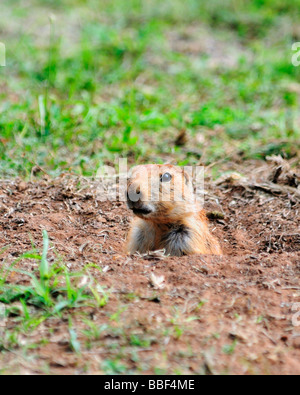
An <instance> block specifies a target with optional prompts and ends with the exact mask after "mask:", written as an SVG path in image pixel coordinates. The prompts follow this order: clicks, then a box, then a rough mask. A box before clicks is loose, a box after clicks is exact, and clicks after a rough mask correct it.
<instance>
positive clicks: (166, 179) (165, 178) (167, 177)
mask: <svg viewBox="0 0 300 395" xmlns="http://www.w3.org/2000/svg"><path fill="white" fill-rule="evenodd" d="M171 180H172V175H171V174H170V173H165V174H163V175H161V176H160V182H170V181H171Z"/></svg>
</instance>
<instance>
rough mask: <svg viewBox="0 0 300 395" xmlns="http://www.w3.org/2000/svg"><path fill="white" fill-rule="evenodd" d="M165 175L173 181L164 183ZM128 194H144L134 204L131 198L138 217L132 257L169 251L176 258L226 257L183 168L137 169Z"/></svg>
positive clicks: (133, 229) (132, 235) (130, 246)
mask: <svg viewBox="0 0 300 395" xmlns="http://www.w3.org/2000/svg"><path fill="white" fill-rule="evenodd" d="M150 173H151V177H150ZM165 173H169V174H171V176H172V180H171V181H170V182H164V183H162V182H161V176H162V175H163V174H165ZM153 190H155V191H156V192H154V193H153ZM128 191H131V192H133V191H135V192H136V193H138V194H140V195H138V196H139V198H137V199H138V200H137V201H134V202H133V201H132V198H131V197H128V206H129V208H130V209H132V210H133V212H134V213H135V215H136V217H135V218H134V220H133V222H132V225H131V229H130V232H129V235H128V239H127V244H126V247H127V251H128V252H129V253H131V254H133V253H135V252H140V253H147V252H149V251H155V250H160V249H165V250H166V253H167V254H169V255H172V256H182V255H192V254H213V255H221V254H222V251H221V248H220V245H219V243H218V241H217V240H216V239H215V238H214V237H213V236H212V235H211V233H210V231H209V229H208V221H207V217H206V214H205V212H204V210H203V209H201V208H200V206H199V205H198V203H197V202H196V201H195V196H194V193H193V190H192V187H191V184H190V182H189V177H188V175H187V174H186V173H184V171H183V170H182V169H181V168H179V167H175V166H171V165H146V166H137V167H135V168H134V169H133V171H132V175H131V177H130V178H129V179H128ZM151 191H152V192H151ZM153 197H154V199H153ZM168 197H169V198H168Z"/></svg>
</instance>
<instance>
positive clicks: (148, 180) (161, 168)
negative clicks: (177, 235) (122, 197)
mask: <svg viewBox="0 0 300 395" xmlns="http://www.w3.org/2000/svg"><path fill="white" fill-rule="evenodd" d="M127 205H128V207H129V209H130V210H132V211H133V213H134V214H135V215H136V216H138V217H140V218H142V219H144V220H149V221H152V222H158V223H170V222H176V221H179V220H182V219H183V218H185V217H186V216H189V215H191V214H192V213H194V212H195V211H197V205H196V199H195V195H194V193H193V188H192V183H191V181H190V177H189V175H188V174H187V173H186V172H184V170H183V169H182V168H180V167H176V166H171V165H144V166H136V167H134V168H133V169H132V170H131V172H130V175H129V178H128V183H127Z"/></svg>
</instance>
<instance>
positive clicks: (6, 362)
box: [0, 178, 300, 374]
mask: <svg viewBox="0 0 300 395" xmlns="http://www.w3.org/2000/svg"><path fill="white" fill-rule="evenodd" d="M77 182H78V181H76V180H75V181H74V180H73V181H72V180H71V179H69V178H61V179H58V180H54V181H53V180H44V181H37V182H30V183H24V182H21V181H18V180H17V181H14V182H11V181H9V182H5V181H3V182H1V184H0V213H1V216H0V248H1V247H4V246H7V247H8V248H7V249H6V250H5V251H4V252H3V253H2V255H0V259H1V262H2V264H5V265H7V264H9V263H12V262H13V261H14V260H15V259H16V258H17V257H18V256H20V255H21V254H23V253H24V252H25V251H29V250H31V249H32V243H34V245H35V246H36V247H37V248H38V249H39V250H41V248H42V237H41V233H42V230H43V229H46V230H47V232H48V234H49V236H50V240H51V246H52V248H51V250H50V252H49V261H50V262H53V261H54V260H55V259H57V254H59V255H60V256H61V257H63V261H64V262H65V263H66V264H67V266H68V267H69V268H70V269H71V270H80V269H81V268H83V267H84V265H86V264H87V263H96V264H97V265H98V266H99V267H100V268H102V269H104V270H103V271H102V272H100V271H99V270H96V269H95V270H94V273H93V275H94V277H95V278H96V279H97V281H98V283H99V284H101V286H103V287H107V289H110V290H111V297H110V300H109V303H108V304H107V305H106V306H104V307H103V308H102V309H100V308H99V309H92V310H91V309H90V310H89V309H87V311H86V312H85V313H86V314H87V315H89V317H90V318H91V319H92V320H93V322H94V323H95V324H96V325H98V326H100V325H103V324H105V323H107V322H112V321H110V320H109V317H110V316H111V315H112V314H114V313H116V312H120V309H121V313H120V318H119V322H118V323H111V325H116V326H121V327H122V328H123V331H124V332H123V335H118V334H116V332H114V334H111V333H109V331H106V332H103V334H102V335H101V336H100V338H99V339H98V341H97V342H95V343H94V344H93V346H92V347H91V348H88V347H86V348H85V347H84V346H83V349H82V352H81V354H80V355H78V354H76V353H74V352H70V350H69V348H68V347H67V344H68V342H67V337H68V336H67V328H68V322H67V320H63V319H60V318H56V317H54V318H51V319H50V320H48V321H46V322H44V323H43V324H41V325H40V326H39V327H38V328H37V329H36V330H34V332H33V333H30V334H28V337H27V338H26V339H24V341H25V342H26V341H29V340H30V341H33V340H34V339H38V338H41V337H43V338H44V339H46V340H47V341H46V342H45V344H44V345H42V344H40V345H39V347H37V348H36V349H34V350H32V351H28V355H27V357H26V358H25V357H24V355H23V353H22V352H21V351H18V349H17V350H15V351H14V352H13V353H9V352H5V353H3V354H2V356H1V354H0V366H1V367H2V368H3V367H6V368H7V369H8V370H9V369H12V370H13V369H14V367H15V366H16V365H18V369H19V370H20V372H21V373H41V372H43V366H48V368H49V370H50V372H52V373H60V374H73V373H85V372H87V373H103V370H102V366H103V362H104V361H107V360H110V359H112V356H114V358H119V360H120V363H122V364H123V365H124V366H126V368H127V371H129V372H135V373H136V372H139V371H140V372H142V373H154V372H155V373H158V372H163V373H176V372H180V373H187V374H202V373H204V374H216V373H229V374H296V373H300V362H299V361H300V322H299V327H298V326H297V325H296V324H297V316H295V313H296V311H293V308H294V307H295V304H296V303H299V302H300V284H299V276H300V231H299V230H300V216H299V210H300V201H299V199H297V198H296V197H295V196H293V195H292V194H290V193H287V194H286V195H284V194H279V195H275V194H274V193H272V192H270V191H269V192H268V191H266V190H262V189H260V188H248V187H245V186H243V185H242V183H240V182H233V181H232V180H229V179H227V180H225V179H224V180H223V181H222V182H220V183H219V184H218V185H215V184H211V185H210V188H209V193H208V195H207V198H206V200H207V201H206V209H207V210H208V211H218V212H221V213H223V214H224V218H222V217H223V216H222V215H217V217H218V218H215V219H214V220H211V230H212V231H213V232H214V234H215V235H216V236H217V237H218V238H219V239H220V240H221V243H222V246H223V249H224V256H223V257H221V258H219V257H210V256H192V257H183V258H169V257H163V256H161V255H160V254H156V255H155V254H154V255H152V256H144V257H141V256H138V255H136V256H128V255H126V254H125V253H124V250H123V247H124V240H125V238H126V233H127V231H128V229H129V223H130V219H131V214H130V213H129V212H128V210H127V209H126V207H125V205H124V203H122V202H104V203H103V202H100V201H97V199H96V198H95V196H94V194H93V191H91V190H89V189H81V190H80V188H78V187H77ZM295 192H296V189H295ZM17 267H19V268H22V269H24V270H26V271H30V270H34V269H36V268H37V263H36V262H35V261H33V260H28V259H27V260H22V261H20V262H19V263H18V265H17ZM91 270H92V269H91ZM151 274H155V276H156V278H157V277H160V276H163V278H162V280H163V285H164V286H163V287H162V288H161V289H159V288H160V287H157V288H158V289H155V287H154V286H153V281H151ZM9 281H11V282H16V283H18V282H22V281H25V279H24V277H22V276H20V275H18V274H15V276H12V277H11V278H9ZM130 295H131V296H130ZM132 295H134V296H132ZM122 309H123V310H122ZM81 313H84V312H81ZM73 319H74V322H75V323H76V329H77V333H78V334H79V341H84V337H83V335H81V334H80V333H81V330H83V329H85V327H86V326H85V324H84V322H83V319H82V316H80V315H79V316H78V315H76V314H75V312H74V318H73ZM299 321H300V319H299ZM5 325H6V326H7V328H12V327H13V326H14V320H13V319H11V320H10V319H8V320H7V322H6V323H5ZM0 326H1V325H0ZM51 328H55V330H50V329H51ZM126 331H127V332H128V334H132V333H134V334H137V335H139V336H142V337H143V336H147V338H150V339H151V345H150V346H148V347H140V348H138V349H135V352H136V354H137V355H138V357H135V358H134V357H133V354H132V347H130V346H129V343H128V338H126ZM124 333H125V336H124ZM128 337H129V335H128ZM120 350H122V353H121V354H120ZM24 358H25V359H24ZM141 367H142V368H141ZM141 369H142V370H141Z"/></svg>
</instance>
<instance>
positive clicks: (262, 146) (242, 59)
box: [0, 0, 300, 177]
mask: <svg viewBox="0 0 300 395" xmlns="http://www.w3.org/2000/svg"><path fill="white" fill-rule="evenodd" d="M30 3H31V4H30V6H29V5H24V3H23V2H21V1H19V0H14V1H12V0H9V1H8V0H3V2H2V3H1V7H2V9H3V15H4V16H5V17H4V18H3V19H1V21H0V29H1V30H0V31H1V32H2V34H1V36H0V41H2V42H4V43H5V44H6V48H7V67H2V68H0V78H1V81H2V82H1V90H0V97H1V113H0V174H1V176H2V177H13V176H17V175H21V176H23V177H29V176H30V174H31V172H32V169H33V168H34V167H35V166H36V165H39V166H41V167H42V168H43V169H44V170H45V171H46V172H48V173H49V174H50V175H52V176H56V175H59V174H60V173H61V172H63V171H74V172H76V173H78V174H83V175H94V174H95V173H96V170H97V168H98V167H99V166H100V165H101V164H103V163H107V162H111V161H113V160H115V158H117V157H119V156H123V157H124V156H125V157H128V158H130V161H131V162H132V163H133V162H139V163H143V162H157V161H162V160H165V159H166V158H171V159H174V160H175V161H177V162H178V163H187V162H188V163H190V164H193V163H197V162H198V161H199V156H200V158H201V159H202V161H203V162H204V163H207V164H208V163H212V162H214V161H218V160H223V159H224V160H226V158H230V157H231V156H232V150H234V152H235V153H239V155H240V156H241V157H242V158H244V159H248V158H262V159H263V158H264V157H265V156H267V155H269V154H272V153H274V154H279V153H281V154H283V155H285V156H286V157H294V156H297V155H298V156H299V141H300V125H299V120H298V118H299V116H298V105H299V103H298V101H299V99H298V94H297V93H295V92H294V90H295V89H294V84H295V83H299V82H300V69H299V68H296V67H293V66H292V64H291V56H292V51H291V46H292V43H293V42H295V41H299V40H300V33H299V29H298V28H297V26H298V25H299V22H300V21H299V19H300V17H299V13H298V10H299V7H300V1H299V0H289V1H282V0H280V1H279V0H272V1H271V0H255V1H250V0H248V1H246V0H244V1H242V0H227V1H223V0H222V1H221V0H212V1H210V2H205V1H201V0H187V1H185V2H182V1H179V0H172V1H171V0H166V1H164V2H161V1H158V0H152V1H150V0H148V1H138V0H128V1H126V2H124V1H122V0H111V1H108V0H106V1H101V3H100V2H99V1H96V0H85V1H83V0H76V1H72V2H71V1H69V0H62V1H60V2H58V1H54V0H53V1H50V0H48V1H43V2H42V1H38V0H35V1H34V0H32V1H31V2H30ZM199 29H200V30H199ZM207 37H208V38H209V40H211V41H207V40H208V38H207ZM182 42H183V44H182ZM191 42H192V46H193V45H194V49H192V50H189V49H188V44H189V43H191ZM201 42H202V43H204V44H205V43H208V44H207V45H208V48H209V50H207V49H205V48H207V47H205V45H204V50H203V49H201V45H200V49H199V43H200V44H201ZM180 43H181V44H180ZM180 45H181V47H180ZM214 46H215V49H213V47H214ZM186 48H187V49H186ZM197 48H198V49H197ZM227 55H228V56H229V57H231V58H232V59H234V61H233V63H232V64H230V65H228V64H227V63H226V61H225V60H224V59H225V58H226V56H227ZM232 59H231V60H232ZM212 60H213V61H214V64H215V65H214V67H212V65H211V61H212ZM182 129H186V130H187V134H188V141H189V144H190V145H191V146H192V147H195V146H196V148H197V153H196V154H195V153H194V152H190V150H186V149H184V148H182V147H181V148H180V147H176V146H175V144H174V141H175V140H176V136H177V134H178V133H179V131H180V130H182ZM199 134H201V135H202V136H203V138H202V139H201V140H200V141H199V139H197V136H199ZM187 151H188V152H187Z"/></svg>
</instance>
